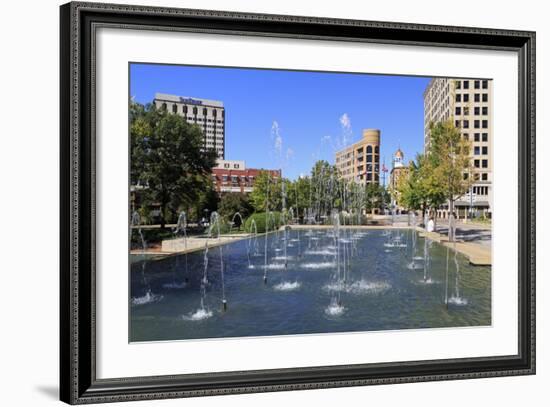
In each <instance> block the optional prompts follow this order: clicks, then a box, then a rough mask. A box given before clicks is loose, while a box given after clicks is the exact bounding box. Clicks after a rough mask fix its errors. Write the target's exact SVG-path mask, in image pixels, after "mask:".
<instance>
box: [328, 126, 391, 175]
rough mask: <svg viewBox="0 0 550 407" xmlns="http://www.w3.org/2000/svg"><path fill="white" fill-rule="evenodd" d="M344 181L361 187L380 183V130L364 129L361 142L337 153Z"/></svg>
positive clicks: (337, 161) (337, 164)
mask: <svg viewBox="0 0 550 407" xmlns="http://www.w3.org/2000/svg"><path fill="white" fill-rule="evenodd" d="M336 168H338V171H339V172H340V175H341V176H342V178H343V179H345V180H347V181H353V182H356V183H359V184H361V185H366V184H370V183H376V184H379V183H380V130H377V129H364V130H363V136H362V138H361V140H360V141H358V142H356V143H354V144H352V145H350V146H348V147H345V148H344V149H343V150H340V151H337V152H336Z"/></svg>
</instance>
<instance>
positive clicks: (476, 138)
mask: <svg viewBox="0 0 550 407" xmlns="http://www.w3.org/2000/svg"><path fill="white" fill-rule="evenodd" d="M474 141H479V133H474Z"/></svg>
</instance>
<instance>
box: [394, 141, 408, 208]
mask: <svg viewBox="0 0 550 407" xmlns="http://www.w3.org/2000/svg"><path fill="white" fill-rule="evenodd" d="M404 158H405V155H404V154H403V151H401V148H398V149H397V151H396V152H395V154H394V155H393V161H392V169H391V171H390V182H389V190H390V194H391V200H392V202H391V207H392V208H395V209H397V210H398V211H401V210H403V209H404V208H402V207H400V206H399V205H398V202H399V191H398V190H397V188H398V186H399V180H400V179H401V178H402V177H403V176H406V175H407V173H408V172H409V167H407V166H406V165H405V164H403V162H404Z"/></svg>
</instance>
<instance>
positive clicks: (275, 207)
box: [250, 170, 282, 212]
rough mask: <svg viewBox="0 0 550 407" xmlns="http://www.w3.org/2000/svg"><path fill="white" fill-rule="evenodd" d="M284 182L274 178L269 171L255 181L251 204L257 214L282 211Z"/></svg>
mask: <svg viewBox="0 0 550 407" xmlns="http://www.w3.org/2000/svg"><path fill="white" fill-rule="evenodd" d="M281 183H282V180H281V178H280V177H273V176H272V175H271V173H269V172H268V171H265V170H262V171H260V173H259V174H258V176H257V177H256V179H255V181H254V189H253V190H252V192H251V193H250V203H251V204H252V207H253V208H254V210H255V211H256V212H265V211H266V209H267V208H269V210H270V211H280V210H281V209H282V188H281Z"/></svg>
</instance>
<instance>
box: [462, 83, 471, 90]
mask: <svg viewBox="0 0 550 407" xmlns="http://www.w3.org/2000/svg"><path fill="white" fill-rule="evenodd" d="M462 85H463V86H464V89H470V81H464V82H463V83H462Z"/></svg>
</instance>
